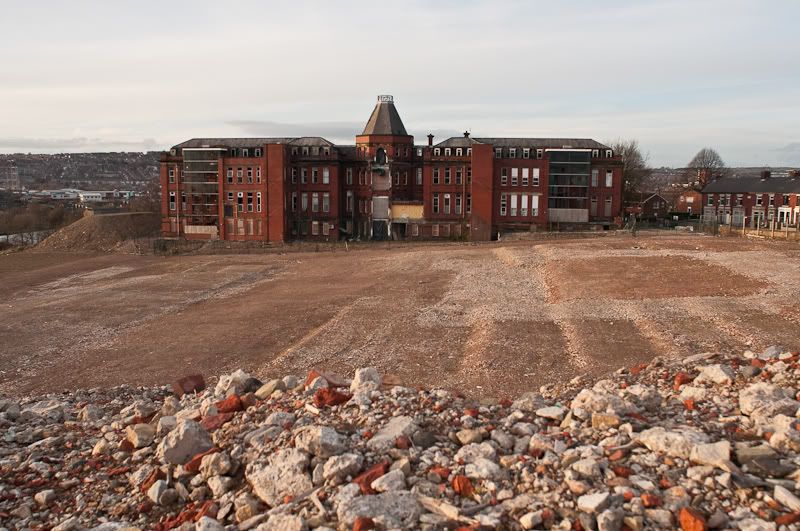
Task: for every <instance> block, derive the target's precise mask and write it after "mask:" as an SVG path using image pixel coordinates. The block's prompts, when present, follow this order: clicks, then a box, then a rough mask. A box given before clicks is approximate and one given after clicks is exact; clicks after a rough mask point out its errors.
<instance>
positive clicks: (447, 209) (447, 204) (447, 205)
mask: <svg viewBox="0 0 800 531" xmlns="http://www.w3.org/2000/svg"><path fill="white" fill-rule="evenodd" d="M444 213H445V214H449V213H450V194H444Z"/></svg>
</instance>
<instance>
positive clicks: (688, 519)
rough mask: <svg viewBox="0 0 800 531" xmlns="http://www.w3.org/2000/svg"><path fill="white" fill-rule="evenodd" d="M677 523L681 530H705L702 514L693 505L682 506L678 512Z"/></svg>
mask: <svg viewBox="0 0 800 531" xmlns="http://www.w3.org/2000/svg"><path fill="white" fill-rule="evenodd" d="M678 523H679V524H680V526H681V529H682V530H683V531H706V529H707V527H706V520H705V517H704V516H703V514H702V513H701V512H700V511H698V510H697V509H695V508H693V507H683V508H682V509H681V510H680V513H678Z"/></svg>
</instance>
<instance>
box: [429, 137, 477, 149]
mask: <svg viewBox="0 0 800 531" xmlns="http://www.w3.org/2000/svg"><path fill="white" fill-rule="evenodd" d="M475 143H477V142H476V140H475V139H474V138H468V137H465V136H452V137H450V138H448V139H447V140H443V141H442V142H439V143H438V144H434V147H460V148H463V147H470V146H471V145H472V144H475Z"/></svg>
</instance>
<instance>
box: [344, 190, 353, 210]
mask: <svg viewBox="0 0 800 531" xmlns="http://www.w3.org/2000/svg"><path fill="white" fill-rule="evenodd" d="M345 209H346V210H347V212H352V211H353V191H352V190H348V191H347V200H346V201H345Z"/></svg>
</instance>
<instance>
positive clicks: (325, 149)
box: [322, 146, 331, 157]
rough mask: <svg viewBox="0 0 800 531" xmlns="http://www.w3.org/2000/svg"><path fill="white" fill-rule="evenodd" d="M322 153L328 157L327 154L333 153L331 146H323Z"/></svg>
mask: <svg viewBox="0 0 800 531" xmlns="http://www.w3.org/2000/svg"><path fill="white" fill-rule="evenodd" d="M322 154H323V155H325V156H326V157H327V156H330V154H331V148H329V147H327V146H325V147H324V148H322Z"/></svg>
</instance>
